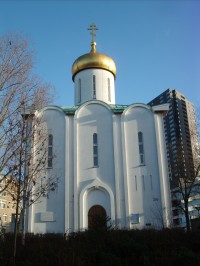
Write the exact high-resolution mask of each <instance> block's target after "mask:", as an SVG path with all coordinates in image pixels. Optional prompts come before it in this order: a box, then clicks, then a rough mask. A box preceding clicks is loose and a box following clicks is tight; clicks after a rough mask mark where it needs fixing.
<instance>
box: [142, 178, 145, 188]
mask: <svg viewBox="0 0 200 266" xmlns="http://www.w3.org/2000/svg"><path fill="white" fill-rule="evenodd" d="M142 186H143V190H145V180H144V175H142Z"/></svg>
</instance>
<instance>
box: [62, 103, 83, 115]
mask: <svg viewBox="0 0 200 266" xmlns="http://www.w3.org/2000/svg"><path fill="white" fill-rule="evenodd" d="M78 108H79V106H78V105H76V106H62V107H61V109H62V110H63V112H64V113H65V114H66V115H74V114H75V112H76V110H77V109H78Z"/></svg>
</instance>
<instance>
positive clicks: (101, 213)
mask: <svg viewBox="0 0 200 266" xmlns="http://www.w3.org/2000/svg"><path fill="white" fill-rule="evenodd" d="M88 228H89V229H97V228H106V210H105V209H104V208H103V207H102V206H101V205H94V206H92V207H91V208H90V209H89V212H88Z"/></svg>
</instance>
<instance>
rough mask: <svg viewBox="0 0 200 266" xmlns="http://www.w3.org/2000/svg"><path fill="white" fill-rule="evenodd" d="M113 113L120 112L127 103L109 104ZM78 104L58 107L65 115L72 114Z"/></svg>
mask: <svg viewBox="0 0 200 266" xmlns="http://www.w3.org/2000/svg"><path fill="white" fill-rule="evenodd" d="M109 106H110V108H111V110H112V111H113V113H114V114H121V113H123V111H124V110H125V109H126V108H127V107H128V105H119V104H109ZM79 107H80V106H79V105H75V106H62V107H60V108H61V109H62V110H63V112H64V113H65V114H66V115H74V114H75V112H76V110H77V109H78V108H79Z"/></svg>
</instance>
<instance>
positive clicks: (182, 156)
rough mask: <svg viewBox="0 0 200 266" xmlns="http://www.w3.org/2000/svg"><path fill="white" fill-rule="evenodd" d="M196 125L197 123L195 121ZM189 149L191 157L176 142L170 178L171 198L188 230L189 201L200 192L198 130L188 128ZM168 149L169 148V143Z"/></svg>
mask: <svg viewBox="0 0 200 266" xmlns="http://www.w3.org/2000/svg"><path fill="white" fill-rule="evenodd" d="M197 126H198V123H197ZM190 138H191V150H192V154H193V156H192V157H193V158H192V159H191V156H188V154H187V151H185V150H184V148H183V146H182V144H181V142H179V141H178V142H177V144H176V150H177V152H176V154H175V156H174V158H173V159H174V162H175V164H174V165H175V166H176V169H172V170H176V175H175V176H173V178H172V199H173V200H174V202H175V203H176V204H175V207H177V208H178V209H180V210H181V212H182V213H183V214H184V216H185V220H186V230H187V232H189V231H190V229H191V226H190V213H189V201H190V198H191V197H192V196H195V195H197V194H199V192H200V146H199V135H198V130H196V129H195V130H194V131H192V130H190ZM168 148H169V150H170V149H171V147H170V145H169V147H168ZM173 172H175V171H173Z"/></svg>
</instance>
